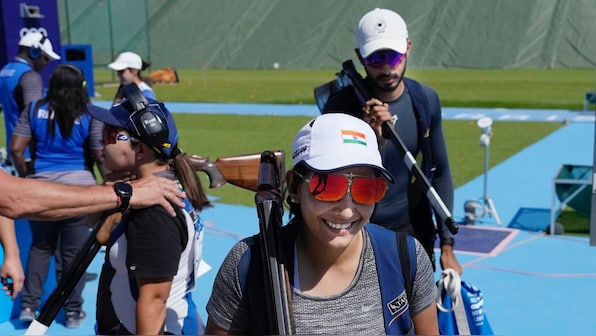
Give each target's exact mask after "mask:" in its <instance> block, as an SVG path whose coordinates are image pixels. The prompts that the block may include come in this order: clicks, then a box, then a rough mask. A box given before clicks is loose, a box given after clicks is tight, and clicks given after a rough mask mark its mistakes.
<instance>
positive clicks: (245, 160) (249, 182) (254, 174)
mask: <svg viewBox="0 0 596 336" xmlns="http://www.w3.org/2000/svg"><path fill="white" fill-rule="evenodd" d="M273 153H274V154H275V157H276V158H277V162H278V166H279V167H284V166H285V165H284V162H283V160H284V152H283V151H282V150H278V151H274V152H273ZM186 158H187V159H189V161H190V162H191V165H192V167H193V169H194V170H195V171H202V172H205V173H206V174H207V176H209V181H210V185H209V187H210V188H217V187H220V186H222V185H224V184H226V183H230V184H232V185H235V186H237V187H240V188H244V189H248V190H251V191H257V188H258V180H259V166H260V164H261V153H250V154H241V155H231V156H222V157H219V158H217V160H215V162H211V161H210V160H209V158H207V157H201V156H197V155H187V156H186Z"/></svg>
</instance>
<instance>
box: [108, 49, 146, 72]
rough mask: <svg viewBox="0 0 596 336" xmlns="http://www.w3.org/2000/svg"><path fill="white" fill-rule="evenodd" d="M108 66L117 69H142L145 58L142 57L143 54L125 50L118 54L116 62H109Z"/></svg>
mask: <svg viewBox="0 0 596 336" xmlns="http://www.w3.org/2000/svg"><path fill="white" fill-rule="evenodd" d="M108 67H109V68H110V69H112V70H116V71H120V70H124V69H138V70H141V69H142V68H143V60H142V59H141V56H139V55H137V54H135V53H133V52H130V51H125V52H123V53H121V54H120V55H118V57H116V60H115V61H114V62H112V63H110V64H108Z"/></svg>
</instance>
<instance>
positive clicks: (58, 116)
mask: <svg viewBox="0 0 596 336" xmlns="http://www.w3.org/2000/svg"><path fill="white" fill-rule="evenodd" d="M88 103H89V97H88V96H87V88H86V86H85V77H84V75H83V72H82V71H81V69H80V68H78V67H76V66H73V65H68V64H62V65H60V66H58V67H57V68H56V69H55V70H54V72H53V73H52V76H51V77H50V85H49V88H48V94H47V95H46V97H44V98H43V99H41V100H37V101H33V102H31V104H30V105H29V108H28V109H26V110H25V111H24V112H23V113H22V114H21V116H20V117H19V120H18V123H17V125H16V127H15V130H14V133H13V136H12V138H11V147H10V150H11V154H12V157H13V159H14V163H15V167H16V169H17V171H18V172H19V175H20V176H22V177H26V178H31V179H40V180H47V181H54V182H60V183H65V184H71V185H94V184H96V183H97V182H96V180H95V177H94V175H93V173H92V172H91V171H89V169H88V168H87V162H86V157H87V154H86V153H89V151H90V149H89V146H88V143H89V142H90V141H93V139H92V138H91V136H90V134H91V119H92V118H91V115H90V114H89V113H88V111H87V104H88ZM95 141H100V139H95ZM29 146H32V148H34V149H35V150H32V155H31V156H32V163H33V164H32V167H33V171H31V169H28V167H27V164H26V158H25V150H26V149H27V148H28V147H29ZM29 224H30V227H31V234H32V245H31V248H30V249H29V257H28V260H27V267H26V271H25V286H24V288H23V293H22V296H21V313H20V316H19V319H20V320H21V321H24V322H29V321H32V320H33V319H35V312H36V310H37V309H39V308H40V301H41V296H42V295H43V287H44V286H43V284H44V282H45V279H46V277H47V274H48V269H49V265H50V259H51V257H52V256H53V255H54V252H55V250H56V247H58V250H59V253H58V254H57V255H56V258H57V259H58V260H57V263H59V264H60V265H61V267H62V270H63V271H64V272H66V271H67V270H68V269H69V268H70V266H71V263H72V261H73V260H74V258H75V256H76V254H77V253H78V251H79V249H80V248H81V246H82V245H83V243H84V242H85V240H86V239H87V237H88V235H89V227H88V226H87V220H86V218H85V217H84V216H78V217H70V218H65V219H61V220H59V221H50V222H48V221H36V220H30V221H29ZM83 287H84V281H79V283H78V284H77V286H76V287H75V289H74V290H73V292H72V294H71V295H70V296H69V298H68V300H67V301H66V303H65V306H64V310H65V313H66V327H67V328H76V327H78V326H79V325H80V324H81V322H82V321H83V320H84V319H85V312H84V311H83V309H82V305H83V298H82V295H81V293H82V291H83Z"/></svg>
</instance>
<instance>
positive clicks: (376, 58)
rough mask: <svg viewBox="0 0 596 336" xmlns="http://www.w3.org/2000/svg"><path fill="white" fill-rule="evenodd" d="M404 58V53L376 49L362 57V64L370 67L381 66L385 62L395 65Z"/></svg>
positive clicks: (391, 65)
mask: <svg viewBox="0 0 596 336" xmlns="http://www.w3.org/2000/svg"><path fill="white" fill-rule="evenodd" d="M405 58H406V54H402V53H398V52H397V51H395V50H391V49H384V50H377V51H375V52H374V53H372V54H370V55H368V56H367V57H365V58H364V64H366V65H368V66H370V67H372V68H382V67H383V66H384V65H385V64H389V66H390V67H392V68H393V67H395V66H396V65H398V64H400V63H401V62H402V61H403V60H404V59H405Z"/></svg>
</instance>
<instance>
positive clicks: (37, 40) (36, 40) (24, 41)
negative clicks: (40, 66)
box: [19, 31, 60, 61]
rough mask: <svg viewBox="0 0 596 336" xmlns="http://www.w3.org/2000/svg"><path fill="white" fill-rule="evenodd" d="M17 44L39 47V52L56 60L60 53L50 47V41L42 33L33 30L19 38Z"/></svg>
mask: <svg viewBox="0 0 596 336" xmlns="http://www.w3.org/2000/svg"><path fill="white" fill-rule="evenodd" d="M19 46H21V47H29V48H39V49H40V50H41V52H42V53H43V54H44V55H46V56H47V57H48V58H49V59H51V60H53V61H56V60H59V59H60V55H58V54H56V53H55V52H54V49H52V42H50V39H49V38H48V37H47V36H45V35H44V34H42V33H40V32H38V31H35V32H27V33H26V34H24V35H23V36H21V39H20V40H19Z"/></svg>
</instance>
